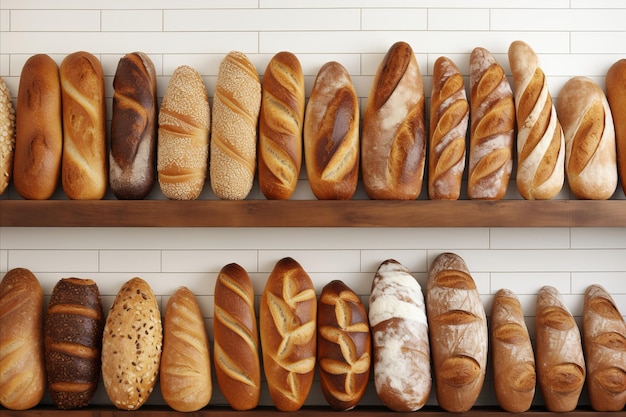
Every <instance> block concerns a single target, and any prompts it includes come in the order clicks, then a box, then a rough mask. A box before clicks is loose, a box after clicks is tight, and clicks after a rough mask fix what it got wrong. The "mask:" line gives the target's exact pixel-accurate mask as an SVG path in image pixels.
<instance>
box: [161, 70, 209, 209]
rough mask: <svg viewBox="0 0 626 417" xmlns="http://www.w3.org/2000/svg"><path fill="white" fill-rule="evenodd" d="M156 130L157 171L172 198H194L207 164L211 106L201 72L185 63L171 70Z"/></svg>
mask: <svg viewBox="0 0 626 417" xmlns="http://www.w3.org/2000/svg"><path fill="white" fill-rule="evenodd" d="M158 120H159V122H158V123H159V128H158V133H157V136H158V138H157V172H158V179H159V186H160V187H161V191H162V192H163V194H164V195H165V196H166V197H167V198H169V199H171V200H195V199H196V198H198V196H199V195H200V193H201V192H202V188H203V187H204V181H205V179H206V174H207V164H208V163H209V129H210V127H211V109H210V108H209V97H208V96H207V92H206V87H205V86H204V81H203V79H202V77H201V76H200V73H198V71H196V70H195V69H194V68H191V67H190V66H187V65H181V66H180V67H178V68H176V69H175V70H174V73H173V74H172V77H171V78H170V81H169V83H168V84H167V88H166V90H165V94H164V95H163V101H162V102H161V109H160V111H159V119H158Z"/></svg>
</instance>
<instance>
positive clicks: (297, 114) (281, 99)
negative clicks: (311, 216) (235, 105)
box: [258, 51, 305, 200]
mask: <svg viewBox="0 0 626 417" xmlns="http://www.w3.org/2000/svg"><path fill="white" fill-rule="evenodd" d="M261 91H262V93H261V112H260V114H259V152H258V153H259V155H258V165H259V188H260V189H261V192H262V193H263V195H264V196H265V198H267V199H270V200H287V199H289V197H291V195H292V194H293V192H294V190H295V189H296V185H297V184H298V176H299V175H300V168H301V166H302V129H303V124H304V102H305V97H304V94H305V93H304V75H303V73H302V67H301V66H300V61H299V60H298V58H297V57H296V56H295V55H294V54H292V53H291V52H285V51H283V52H279V53H277V54H276V55H274V56H273V57H272V59H271V60H270V62H269V63H268V64H267V68H266V69H265V73H264V74H263V85H262V89H261Z"/></svg>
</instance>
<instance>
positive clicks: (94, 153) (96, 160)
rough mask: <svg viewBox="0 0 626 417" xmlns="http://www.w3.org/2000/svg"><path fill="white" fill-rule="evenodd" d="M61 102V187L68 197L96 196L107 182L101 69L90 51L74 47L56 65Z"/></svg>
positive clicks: (104, 113) (97, 60) (103, 189)
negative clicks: (76, 49)
mask: <svg viewBox="0 0 626 417" xmlns="http://www.w3.org/2000/svg"><path fill="white" fill-rule="evenodd" d="M59 75H60V79H61V98H62V102H63V158H62V161H61V180H62V184H63V191H65V194H66V195H67V196H68V197H69V198H70V199H72V200H99V199H101V198H102V197H104V194H105V193H106V190H107V185H108V183H109V181H108V179H109V171H108V165H107V150H106V146H107V137H106V103H105V97H104V94H105V92H104V72H103V70H102V64H101V63H100V60H99V59H98V58H97V57H96V56H94V55H93V54H91V53H89V52H85V51H78V52H74V53H72V54H69V55H68V56H66V57H65V58H64V59H63V61H62V62H61V66H60V68H59Z"/></svg>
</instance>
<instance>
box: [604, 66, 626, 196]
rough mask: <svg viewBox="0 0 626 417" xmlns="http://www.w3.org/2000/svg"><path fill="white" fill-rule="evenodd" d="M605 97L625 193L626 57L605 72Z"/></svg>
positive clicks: (625, 192)
mask: <svg viewBox="0 0 626 417" xmlns="http://www.w3.org/2000/svg"><path fill="white" fill-rule="evenodd" d="M606 97H607V100H608V101H609V105H610V106H611V113H612V114H613V124H614V125H615V143H616V148H617V169H618V172H619V178H620V182H621V184H622V191H623V192H624V194H626V59H620V60H618V61H617V62H615V63H614V64H613V65H611V67H610V68H609V70H608V71H607V73H606Z"/></svg>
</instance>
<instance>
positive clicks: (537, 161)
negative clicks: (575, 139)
mask: <svg viewBox="0 0 626 417" xmlns="http://www.w3.org/2000/svg"><path fill="white" fill-rule="evenodd" d="M508 56H509V64H510V66H511V72H512V75H513V91H514V97H515V112H516V121H517V173H516V182H517V189H518V191H519V193H520V194H521V195H522V197H524V198H525V199H526V200H549V199H551V198H553V197H555V196H556V195H557V194H558V193H559V192H560V191H561V189H562V188H563V182H564V180H565V164H564V161H565V139H564V137H563V129H562V127H561V123H560V122H559V120H558V118H557V113H556V109H555V107H554V104H553V102H552V96H551V95H550V91H549V89H548V80H547V78H546V75H545V74H544V72H543V70H542V69H541V66H540V63H539V57H538V56H537V54H536V53H535V51H533V49H532V48H531V47H530V46H529V45H528V44H527V43H525V42H523V41H514V42H512V43H511V45H510V46H509V51H508Z"/></svg>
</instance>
